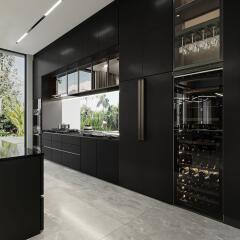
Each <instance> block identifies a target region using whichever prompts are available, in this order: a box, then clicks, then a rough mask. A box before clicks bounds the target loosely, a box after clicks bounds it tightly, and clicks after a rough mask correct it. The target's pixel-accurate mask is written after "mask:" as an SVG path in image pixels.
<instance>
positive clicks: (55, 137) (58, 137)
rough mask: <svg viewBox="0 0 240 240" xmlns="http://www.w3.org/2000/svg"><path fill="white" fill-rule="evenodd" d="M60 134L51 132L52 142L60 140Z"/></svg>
mask: <svg viewBox="0 0 240 240" xmlns="http://www.w3.org/2000/svg"><path fill="white" fill-rule="evenodd" d="M61 138H62V136H61V135H60V134H53V135H52V142H61Z"/></svg>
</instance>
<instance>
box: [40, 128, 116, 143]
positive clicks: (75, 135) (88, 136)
mask: <svg viewBox="0 0 240 240" xmlns="http://www.w3.org/2000/svg"><path fill="white" fill-rule="evenodd" d="M43 133H51V134H60V135H63V136H71V137H81V138H92V139H97V140H112V141H118V140H119V136H117V137H115V136H114V137H113V136H111V135H109V136H107V135H105V136H92V135H87V134H86V135H85V134H84V133H71V132H70V133H60V132H53V131H51V130H44V131H43Z"/></svg>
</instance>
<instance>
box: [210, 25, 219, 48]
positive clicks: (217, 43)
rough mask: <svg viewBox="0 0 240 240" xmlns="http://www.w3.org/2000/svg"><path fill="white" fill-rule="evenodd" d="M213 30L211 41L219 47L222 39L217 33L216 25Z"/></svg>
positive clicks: (214, 45)
mask: <svg viewBox="0 0 240 240" xmlns="http://www.w3.org/2000/svg"><path fill="white" fill-rule="evenodd" d="M212 32H213V36H212V38H211V42H210V43H211V45H212V46H213V47H218V46H219V41H220V39H219V35H217V34H216V26H213V28H212Z"/></svg>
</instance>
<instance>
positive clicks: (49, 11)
mask: <svg viewBox="0 0 240 240" xmlns="http://www.w3.org/2000/svg"><path fill="white" fill-rule="evenodd" d="M60 3H62V0H59V1H57V2H56V3H55V4H54V5H53V6H52V7H51V8H50V9H49V10H48V11H47V12H46V13H45V14H44V15H43V16H42V17H41V18H40V19H39V20H38V21H37V22H36V23H35V24H34V25H33V26H32V27H31V28H30V29H29V30H28V31H27V32H26V33H24V34H23V35H22V36H21V37H20V38H19V39H18V40H17V42H16V44H18V43H20V42H21V41H22V40H23V39H24V38H25V37H26V36H27V35H28V34H29V33H30V32H31V31H32V30H33V29H34V28H35V27H36V26H37V25H38V24H39V23H40V22H41V21H42V20H43V19H44V18H45V17H47V16H48V15H49V14H50V13H51V12H52V11H53V10H54V9H55V8H56V7H57V6H58V5H59V4H60Z"/></svg>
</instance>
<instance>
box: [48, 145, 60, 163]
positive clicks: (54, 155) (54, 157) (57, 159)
mask: <svg viewBox="0 0 240 240" xmlns="http://www.w3.org/2000/svg"><path fill="white" fill-rule="evenodd" d="M47 159H48V158H47ZM48 160H52V161H53V162H55V163H58V164H63V160H62V152H61V151H59V150H56V149H52V156H51V159H48Z"/></svg>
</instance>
